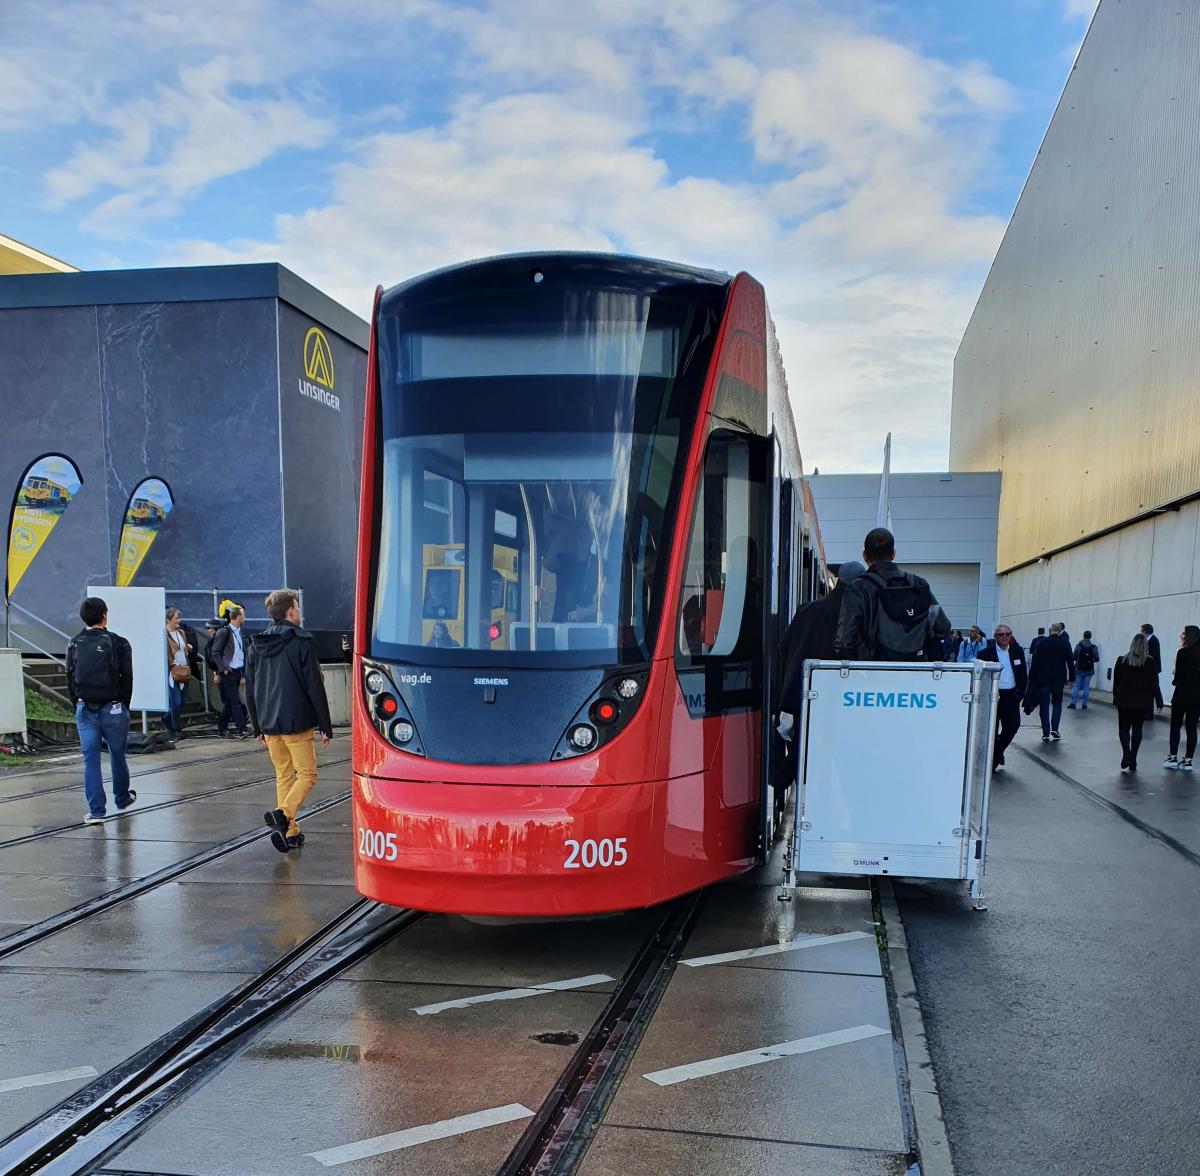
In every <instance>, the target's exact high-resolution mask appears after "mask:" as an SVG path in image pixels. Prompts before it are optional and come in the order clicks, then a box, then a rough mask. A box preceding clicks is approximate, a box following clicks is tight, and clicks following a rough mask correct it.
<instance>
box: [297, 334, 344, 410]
mask: <svg viewBox="0 0 1200 1176" xmlns="http://www.w3.org/2000/svg"><path fill="white" fill-rule="evenodd" d="M304 375H305V376H306V377H307V379H304V378H301V379H300V380H298V381H297V383H298V384H299V386H300V395H301V396H307V397H308V399H309V400H315V401H316V402H317V403H318V404H324V405H325V406H326V407H327V408H332V409H333V410H334V412H341V411H342V401H341V398H340V397H337V396H335V395H334V394H333V350H332V349H331V348H330V346H329V340H328V339H327V338H326V337H325V332H324V331H322V330H321V328H320V327H309V328H308V334H307V335H305V336H304ZM314 381H315V382H314Z"/></svg>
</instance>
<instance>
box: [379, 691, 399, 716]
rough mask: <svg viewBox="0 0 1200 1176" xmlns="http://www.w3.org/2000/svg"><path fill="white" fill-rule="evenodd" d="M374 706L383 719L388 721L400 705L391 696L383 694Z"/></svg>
mask: <svg viewBox="0 0 1200 1176" xmlns="http://www.w3.org/2000/svg"><path fill="white" fill-rule="evenodd" d="M376 705H377V706H378V707H379V713H380V714H381V715H382V716H383V717H384V718H385V719H390V718H391V717H392V716H393V715H394V714H395V713H396V712H397V711H398V710H399V709H400V704H399V703H398V702H397V701H396V699H395V697H394V696H393V695H391V694H385V695H384V696H383V697H382V698H381V699H380V700H379V702H378V703H377V704H376Z"/></svg>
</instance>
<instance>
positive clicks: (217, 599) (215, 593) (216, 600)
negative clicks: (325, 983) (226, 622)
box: [212, 588, 221, 617]
mask: <svg viewBox="0 0 1200 1176" xmlns="http://www.w3.org/2000/svg"><path fill="white" fill-rule="evenodd" d="M212 594H213V610H212V615H213V616H214V617H215V616H216V615H217V606H218V605H219V604H220V603H221V594H220V592H218V591H217V590H216V589H215V588H214V589H213V590H212Z"/></svg>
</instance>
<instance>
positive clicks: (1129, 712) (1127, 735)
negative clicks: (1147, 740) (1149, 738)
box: [1117, 706, 1146, 761]
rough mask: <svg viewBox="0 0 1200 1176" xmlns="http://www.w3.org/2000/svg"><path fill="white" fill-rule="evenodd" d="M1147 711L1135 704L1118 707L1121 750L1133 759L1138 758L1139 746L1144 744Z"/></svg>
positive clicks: (1118, 733) (1118, 731) (1118, 732)
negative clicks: (1143, 736)
mask: <svg viewBox="0 0 1200 1176" xmlns="http://www.w3.org/2000/svg"><path fill="white" fill-rule="evenodd" d="M1145 721H1146V712H1145V711H1143V710H1139V709H1138V708H1137V707H1135V706H1119V707H1117V736H1118V738H1119V739H1120V740H1121V750H1122V751H1123V752H1124V753H1125V754H1126V755H1127V756H1129V758H1130V759H1132V760H1135V761H1136V760H1137V753H1138V748H1139V747H1141V746H1142V724H1143V723H1144V722H1145Z"/></svg>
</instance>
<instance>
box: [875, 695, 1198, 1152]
mask: <svg viewBox="0 0 1200 1176" xmlns="http://www.w3.org/2000/svg"><path fill="white" fill-rule="evenodd" d="M1062 732H1063V739H1062V741H1061V742H1060V743H1055V744H1043V743H1042V742H1041V733H1040V729H1039V728H1038V727H1037V726H1036V724H1032V725H1027V726H1025V727H1023V728H1022V730H1021V733H1020V735H1019V736H1018V740H1017V744H1016V747H1017V748H1020V749H1022V750H1019V751H1016V753H1015V754H1012V753H1010V754H1009V756H1008V757H1007V758H1008V765H1009V770H1008V771H1007V772H1006V773H1004V774H1003V775H1001V776H998V777H997V778H996V780H995V785H994V789H993V800H992V827H991V843H990V851H989V862H988V878H987V883H988V885H987V893H988V897H989V903H990V909H989V910H988V911H987V912H986V913H982V914H971V913H969V912H967V911H966V910H965V904H964V903H963V902H962V900H961V898H959V897H958V896H957V895H955V894H953V893H952V892H951V891H949V890H948V889H945V888H942V887H939V886H937V885H911V884H910V885H903V886H898V887H897V889H898V891H899V893H900V909H901V912H902V914H903V917H904V923H905V928H906V931H907V936H908V945H909V954H910V960H911V963H912V968H913V972H914V975H915V977H916V980H917V989H918V993H919V996H920V1001H921V1005H922V1008H923V1011H924V1014H925V1024H926V1029H927V1032H928V1036H929V1043H930V1051H931V1054H932V1056H933V1061H934V1068H935V1072H936V1074H937V1078H938V1083H939V1087H940V1089H941V1095H942V1104H943V1108H944V1113H945V1119H946V1125H947V1131H948V1134H949V1137H950V1143H951V1146H952V1148H953V1151H954V1158H955V1161H956V1167H957V1171H958V1174H959V1176H1010V1174H1011V1176H1030V1174H1032V1173H1037V1176H1059V1174H1061V1176H1081V1174H1085V1173H1111V1172H1130V1173H1134V1172H1136V1173H1151V1172H1152V1173H1155V1174H1156V1176H1176V1174H1178V1176H1192V1174H1194V1173H1195V1172H1197V1171H1200V1136H1198V1135H1197V1133H1196V1131H1195V1092H1196V1091H1197V1090H1198V1089H1200V1055H1197V1052H1196V1050H1195V1046H1194V1043H1195V1041H1196V1040H1197V1039H1200V1001H1197V997H1196V976H1197V973H1198V972H1200V935H1197V934H1196V931H1195V926H1196V911H1197V907H1198V904H1200V866H1198V864H1197V861H1198V860H1200V859H1197V858H1196V856H1195V854H1194V853H1193V850H1194V849H1197V848H1200V818H1198V813H1197V809H1198V808H1200V801H1197V789H1198V788H1200V781H1196V780H1195V779H1192V778H1189V777H1187V776H1184V775H1183V774H1182V773H1177V772H1169V771H1163V770H1162V769H1161V768H1160V767H1159V766H1158V765H1159V764H1160V763H1161V760H1162V756H1163V755H1164V754H1165V751H1166V742H1167V726H1166V724H1165V723H1161V722H1160V723H1156V724H1154V726H1153V730H1152V733H1151V734H1150V735H1149V736H1148V739H1147V742H1146V744H1145V745H1144V750H1143V752H1142V754H1141V761H1142V770H1141V771H1140V772H1139V773H1138V775H1137V776H1136V777H1133V778H1131V777H1129V776H1128V775H1127V774H1123V773H1122V772H1121V771H1120V759H1121V752H1120V746H1119V744H1118V742H1117V735H1116V716H1115V712H1114V711H1113V710H1112V708H1111V707H1109V706H1106V705H1103V704H1094V705H1093V706H1092V707H1090V708H1089V710H1088V711H1087V712H1086V713H1084V712H1082V711H1069V712H1067V713H1066V714H1065V715H1064V721H1063V728H1062ZM1131 820H1133V821H1137V822H1138V823H1139V824H1138V825H1134V824H1132V823H1131Z"/></svg>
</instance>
